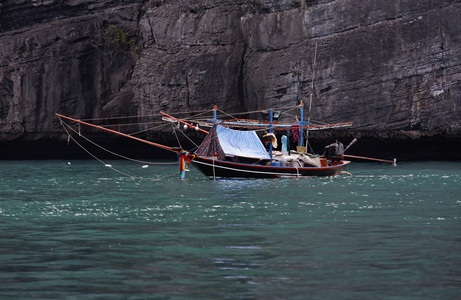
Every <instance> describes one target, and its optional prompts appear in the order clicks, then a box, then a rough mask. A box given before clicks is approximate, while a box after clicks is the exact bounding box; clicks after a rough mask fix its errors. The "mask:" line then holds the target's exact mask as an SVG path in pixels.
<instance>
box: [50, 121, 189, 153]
mask: <svg viewBox="0 0 461 300" xmlns="http://www.w3.org/2000/svg"><path fill="white" fill-rule="evenodd" d="M56 116H57V117H58V118H62V119H66V120H70V121H73V122H77V123H79V124H83V125H87V126H90V127H94V128H98V129H101V130H104V131H108V132H111V133H115V134H117V135H121V136H124V137H127V138H130V139H133V140H136V141H139V142H143V143H146V144H149V145H152V146H155V147H159V148H162V149H165V150H168V151H172V152H176V153H180V152H181V150H175V149H173V148H171V147H168V146H165V145H162V144H157V143H154V142H151V141H148V140H143V139H140V138H137V137H134V136H131V135H129V134H125V133H122V132H120V131H115V130H112V129H108V128H105V127H102V126H98V125H94V124H91V123H87V122H83V121H80V120H77V119H73V118H70V117H66V116H63V115H60V114H56Z"/></svg>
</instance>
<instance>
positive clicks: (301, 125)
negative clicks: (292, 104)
mask: <svg viewBox="0 0 461 300" xmlns="http://www.w3.org/2000/svg"><path fill="white" fill-rule="evenodd" d="M299 107H300V108H301V122H299V126H300V127H301V128H300V131H299V146H300V147H302V146H303V127H304V103H303V102H302V101H301V103H300V104H299ZM307 124H309V122H307ZM307 130H308V131H309V129H307ZM306 141H307V140H306Z"/></svg>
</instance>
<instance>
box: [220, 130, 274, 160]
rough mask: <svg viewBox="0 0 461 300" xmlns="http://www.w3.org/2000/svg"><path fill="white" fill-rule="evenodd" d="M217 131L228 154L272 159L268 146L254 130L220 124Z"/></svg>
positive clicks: (222, 146)
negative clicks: (243, 129) (266, 146)
mask: <svg viewBox="0 0 461 300" xmlns="http://www.w3.org/2000/svg"><path fill="white" fill-rule="evenodd" d="M216 133H217V134H218V140H219V143H220V145H221V148H222V149H223V151H224V153H225V154H226V155H234V156H241V157H250V158H259V159H270V156H269V154H268V153H267V151H266V148H265V147H264V145H263V143H262V142H261V140H260V139H259V137H258V135H257V134H256V132H254V131H240V130H233V129H229V128H226V127H222V126H219V125H218V126H216Z"/></svg>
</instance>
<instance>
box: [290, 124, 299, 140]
mask: <svg viewBox="0 0 461 300" xmlns="http://www.w3.org/2000/svg"><path fill="white" fill-rule="evenodd" d="M299 132H300V131H299V124H293V125H291V135H292V136H293V142H295V143H296V142H297V141H298V139H299Z"/></svg>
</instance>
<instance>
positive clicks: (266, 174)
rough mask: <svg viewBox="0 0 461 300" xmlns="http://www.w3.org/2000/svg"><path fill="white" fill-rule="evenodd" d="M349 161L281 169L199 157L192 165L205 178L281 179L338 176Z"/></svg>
mask: <svg viewBox="0 0 461 300" xmlns="http://www.w3.org/2000/svg"><path fill="white" fill-rule="evenodd" d="M349 163H350V162H349V161H341V162H338V163H337V164H334V165H332V166H327V167H303V168H295V167H280V166H263V165H252V164H242V163H234V162H229V161H222V160H213V159H209V158H204V157H200V156H197V157H195V159H194V160H193V161H192V164H193V165H194V166H195V167H196V168H197V169H199V170H200V172H202V173H203V174H204V175H205V176H208V177H211V178H213V177H219V178H233V177H235V178H280V177H293V176H294V177H304V176H336V175H338V174H339V172H341V170H342V169H343V168H344V167H346V166H347V165H349Z"/></svg>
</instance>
